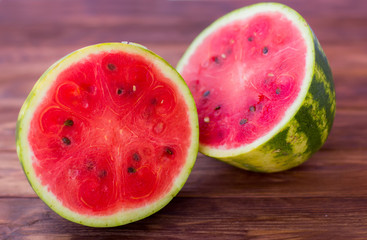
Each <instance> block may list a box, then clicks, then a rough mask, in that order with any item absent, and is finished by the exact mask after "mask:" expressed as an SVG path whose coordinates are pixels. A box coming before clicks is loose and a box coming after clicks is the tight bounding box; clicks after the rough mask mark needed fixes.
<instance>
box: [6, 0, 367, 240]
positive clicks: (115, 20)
mask: <svg viewBox="0 0 367 240" xmlns="http://www.w3.org/2000/svg"><path fill="white" fill-rule="evenodd" d="M255 2H259V1H240V0H230V1H225V0H201V1H186V0H182V1H180V0H173V1H164V0H156V1H143V0H138V1H134V0H128V1H118V0H106V1H98V0H81V1H73V0H66V1H61V0H56V1H46V0H28V1H24V0H11V1H10V0H0V163H1V164H0V239H114V238H116V239H121V238H123V239H347V238H350V239H366V238H367V228H366V226H367V147H366V146H367V144H366V142H367V141H366V136H367V124H366V123H367V84H366V81H367V67H366V66H367V51H366V42H367V14H366V9H367V2H366V1H364V0H354V1H349V0H324V1H317V0H309V1H291V0H288V1H280V2H282V3H285V4H287V5H289V6H291V7H293V8H294V9H296V10H297V11H298V12H300V13H301V14H302V15H303V16H304V17H305V19H306V20H307V21H308V22H309V24H310V25H311V27H312V29H313V31H314V32H315V34H316V35H317V37H318V38H319V40H320V42H321V44H322V46H323V48H324V51H325V53H326V55H327V56H328V59H329V62H330V65H331V68H332V70H333V75H334V80H335V86H336V97H337V111H336V118H335V123H334V127H333V129H332V132H331V134H330V136H329V138H328V140H327V142H326V144H325V146H324V147H323V148H322V149H321V150H320V151H319V152H317V153H316V154H314V155H313V156H312V158H311V159H310V160H309V161H307V162H306V163H305V164H303V165H302V166H300V167H297V168H295V169H292V170H289V171H286V172H282V173H277V174H258V173H251V172H247V171H243V170H240V169H237V168H234V167H232V166H229V165H227V164H225V163H222V162H219V161H217V160H215V159H211V158H209V157H206V156H204V155H201V154H199V156H198V159H197V163H196V165H195V167H194V169H193V171H192V174H191V175H190V178H189V180H188V181H187V183H186V185H185V186H184V188H183V189H182V191H181V192H180V193H179V194H178V196H177V197H176V198H175V199H174V200H173V201H172V202H171V203H170V204H169V205H168V206H166V207H165V208H164V209H162V210H161V211H160V212H158V213H156V214H154V215H153V216H151V217H148V218H146V219H144V220H142V221H139V222H136V223H132V224H129V225H126V226H122V227H117V228H108V229H96V228H89V227H84V226H81V225H77V224H74V223H71V222H68V221H67V220H64V219H63V218H61V217H59V216H58V215H57V214H56V213H54V212H53V211H51V210H50V209H49V208H48V207H47V206H46V205H45V204H44V203H43V202H42V201H41V200H40V199H39V198H38V197H37V196H36V195H35V193H34V192H33V190H32V189H31V187H30V186H29V184H28V182H27V180H26V178H25V176H24V174H23V172H22V169H21V166H20V164H19V161H18V157H17V155H16V150H15V135H14V133H15V127H16V126H15V124H16V119H17V115H18V112H19V109H20V107H21V105H22V103H23V101H24V100H25V98H26V97H27V95H28V93H29V91H30V90H31V88H32V86H33V85H34V83H35V82H36V81H37V79H38V77H39V76H40V75H41V74H42V73H43V72H44V71H45V70H46V69H47V68H48V67H49V66H50V65H51V64H52V63H53V62H55V61H56V60H58V59H59V58H61V57H62V56H64V55H66V54H68V53H69V52H71V51H74V50H76V49H78V48H80V47H84V46H86V45H90V44H95V43H99V42H109V41H121V40H129V41H135V42H139V43H141V44H143V45H145V46H147V47H148V48H150V49H152V50H153V51H155V52H156V53H158V54H159V55H161V56H162V57H163V58H165V59H166V60H167V61H168V62H170V63H171V64H172V65H173V66H174V65H175V64H176V63H177V61H178V60H179V59H180V57H181V56H182V54H183V53H184V51H185V49H186V48H187V46H188V45H189V43H190V42H191V41H192V40H193V38H194V37H195V36H196V35H197V34H198V33H199V32H200V31H202V30H203V29H204V28H205V27H206V26H208V25H209V24H210V23H211V22H212V21H213V20H215V19H216V18H218V17H219V16H221V15H223V14H225V13H227V12H229V11H231V10H233V9H236V8H239V7H242V6H244V5H248V4H251V3H255Z"/></svg>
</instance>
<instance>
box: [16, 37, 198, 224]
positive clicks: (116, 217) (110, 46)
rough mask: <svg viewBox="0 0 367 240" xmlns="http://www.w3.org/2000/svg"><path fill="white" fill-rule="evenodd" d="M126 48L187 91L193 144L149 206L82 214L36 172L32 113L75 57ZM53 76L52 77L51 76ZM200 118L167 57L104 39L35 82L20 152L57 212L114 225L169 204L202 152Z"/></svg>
mask: <svg viewBox="0 0 367 240" xmlns="http://www.w3.org/2000/svg"><path fill="white" fill-rule="evenodd" d="M116 50H117V51H126V52H129V53H134V54H139V55H141V56H144V57H146V58H147V59H148V60H150V61H152V62H151V63H152V64H153V65H156V66H157V67H158V68H162V69H163V70H164V75H165V76H166V77H168V78H171V79H173V82H174V83H175V86H177V87H179V89H180V91H181V92H180V94H182V95H183V97H184V99H185V101H186V103H187V104H188V105H187V107H188V109H187V115H188V119H189V122H190V126H189V127H190V129H191V136H190V141H191V143H190V146H189V148H188V151H187V157H186V162H185V164H184V166H182V169H181V170H180V172H179V175H177V176H176V178H175V179H174V181H173V182H172V184H171V187H170V189H169V191H167V192H166V193H164V195H162V197H161V198H159V199H158V200H156V201H153V202H150V203H149V204H147V205H145V206H139V207H137V208H132V209H122V210H121V211H119V212H116V213H114V214H110V215H105V216H104V215H98V214H97V215H88V214H80V213H78V212H75V211H73V210H70V209H69V208H67V207H65V206H63V204H62V203H61V202H60V201H59V200H58V199H57V197H56V196H55V195H54V194H53V193H51V192H50V191H48V190H47V187H45V186H43V185H42V183H41V181H40V179H39V178H38V177H37V176H36V172H35V169H34V168H33V167H32V159H34V158H35V155H34V153H33V151H32V149H31V146H30V144H29V142H28V134H29V132H30V125H31V124H30V122H31V119H32V114H33V113H34V111H35V109H36V107H37V106H38V105H40V104H41V103H42V102H43V98H44V97H45V96H46V94H47V90H48V89H49V87H50V85H51V84H52V81H53V80H52V79H53V77H54V76H55V75H57V74H59V73H60V72H62V71H63V69H65V68H66V67H65V65H71V64H73V62H74V61H78V60H80V59H83V58H84V57H85V56H88V55H89V54H95V53H96V52H100V51H101V52H103V51H116ZM50 76H51V77H50ZM198 134H199V133H198V121H197V111H196V107H195V103H194V100H193V99H192V96H191V93H190V91H189V89H188V88H187V86H186V84H185V82H184V80H183V79H182V78H181V76H180V75H179V74H178V73H177V72H176V70H175V69H174V68H173V67H172V66H171V65H169V63H167V62H166V61H165V60H164V59H162V58H161V57H159V56H158V55H156V54H155V53H153V52H152V51H150V50H148V49H146V48H145V47H143V46H141V45H139V44H136V43H131V42H129V43H125V42H123V43H102V44H97V45H92V46H88V47H85V48H82V49H79V50H77V51H75V52H73V53H70V54H68V55H67V56H65V57H63V58H61V59H60V60H59V61H57V62H55V63H54V64H53V65H52V66H51V67H50V68H49V69H48V70H46V71H45V73H44V74H43V75H42V76H41V77H40V79H39V80H38V81H37V83H36V84H35V85H34V87H33V89H32V90H31V92H30V94H29V95H28V97H27V99H26V100H25V102H24V104H23V106H22V108H21V110H20V112H19V116H18V120H17V126H16V147H17V154H18V157H19V160H20V163H21V166H22V168H23V171H24V173H25V175H26V176H27V180H28V182H29V183H30V185H31V187H32V188H33V190H34V191H35V193H36V194H37V195H38V196H39V197H40V198H41V199H42V200H43V201H44V202H45V203H46V204H47V205H48V206H49V207H50V208H51V209H52V210H54V211H55V212H56V213H57V214H59V215H60V216H62V217H64V218H65V219H67V220H69V221H72V222H75V223H78V224H82V225H85V226H91V227H114V226H120V225H124V224H128V223H131V222H135V221H138V220H140V219H143V218H146V217H148V216H150V215H151V214H153V213H155V212H157V211H159V210H160V209H161V208H163V207H164V206H165V205H167V204H168V203H169V202H170V201H171V200H172V198H173V197H175V196H176V195H177V194H178V192H179V191H180V189H181V188H182V187H183V185H184V184H185V182H186V180H187V178H188V177H189V174H190V172H191V170H192V168H193V166H194V163H195V160H196V156H197V153H198V141H199V139H198V137H199V136H198Z"/></svg>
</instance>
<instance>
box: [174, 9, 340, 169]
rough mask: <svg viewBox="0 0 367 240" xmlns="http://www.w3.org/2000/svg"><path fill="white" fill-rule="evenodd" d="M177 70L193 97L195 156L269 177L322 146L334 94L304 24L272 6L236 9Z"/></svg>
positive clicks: (190, 51) (314, 41) (213, 26)
mask: <svg viewBox="0 0 367 240" xmlns="http://www.w3.org/2000/svg"><path fill="white" fill-rule="evenodd" d="M177 70H178V71H179V72H180V73H181V75H182V76H183V78H184V79H185V81H186V82H187V84H188V85H189V88H190V90H191V92H192V94H193V96H194V99H195V101H196V104H197V108H198V114H199V126H200V151H201V152H202V153H204V154H206V155H208V156H211V157H214V158H218V159H221V160H223V161H225V162H228V163H230V164H232V165H235V166H237V167H240V168H244V169H248V170H253V171H260V172H276V171H282V170H286V169H289V168H292V167H295V166H297V165H299V164H301V163H302V162H304V161H305V160H307V159H308V158H309V157H310V156H311V155H312V154H313V153H314V152H316V151H317V150H318V149H319V148H320V147H321V146H322V145H323V143H324V142H325V140H326V138H327V136H328V134H329V132H330V129H331V127H332V123H333V119H334V115H335V91H334V85H333V80H332V74H331V70H330V67H329V65H328V62H327V59H326V57H325V54H324V52H323V51H322V49H321V46H320V45H319V42H318V40H317V39H316V37H315V35H314V34H313V32H312V30H311V29H310V27H309V26H308V25H307V23H306V21H305V20H304V19H303V18H302V17H301V16H300V15H299V14H298V13H297V12H295V11H294V10H292V9H290V8H289V7H287V6H285V5H282V4H278V3H260V4H255V5H251V6H248V7H244V8H241V9H238V10H235V11H233V12H231V13H229V14H227V15H225V16H224V17H221V18H220V19H218V20H217V21H215V22H214V23H213V24H211V25H210V26H209V27H208V28H206V29H205V30H204V31H203V32H202V33H201V34H200V35H199V36H198V37H197V38H196V39H195V40H194V41H193V42H192V44H191V45H190V46H189V48H188V49H187V51H186V52H185V54H184V56H183V57H182V59H181V60H180V61H179V63H178V66H177Z"/></svg>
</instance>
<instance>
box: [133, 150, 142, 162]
mask: <svg viewBox="0 0 367 240" xmlns="http://www.w3.org/2000/svg"><path fill="white" fill-rule="evenodd" d="M132 158H133V160H134V161H137V162H138V161H140V160H141V157H140V154H139V153H137V152H136V153H133V156H132Z"/></svg>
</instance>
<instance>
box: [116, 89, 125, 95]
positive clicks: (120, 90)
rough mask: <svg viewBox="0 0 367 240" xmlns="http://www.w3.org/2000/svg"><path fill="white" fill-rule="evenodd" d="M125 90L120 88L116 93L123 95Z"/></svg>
mask: <svg viewBox="0 0 367 240" xmlns="http://www.w3.org/2000/svg"><path fill="white" fill-rule="evenodd" d="M123 92H124V90H123V89H122V88H118V89H117V91H116V93H117V95H121V94H122V93H123Z"/></svg>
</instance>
